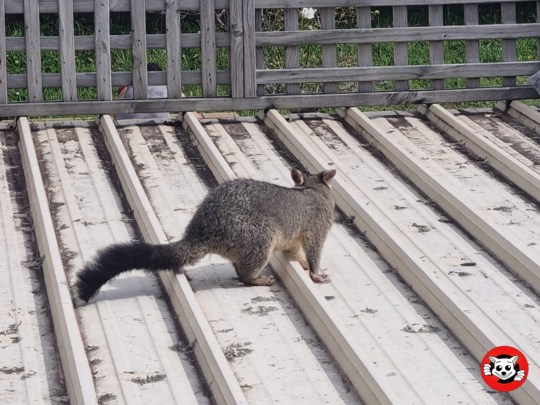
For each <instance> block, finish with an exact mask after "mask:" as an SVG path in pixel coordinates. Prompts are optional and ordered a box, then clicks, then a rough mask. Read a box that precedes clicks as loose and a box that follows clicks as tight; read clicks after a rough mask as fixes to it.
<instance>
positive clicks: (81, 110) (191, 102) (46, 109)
mask: <svg viewBox="0 0 540 405" xmlns="http://www.w3.org/2000/svg"><path fill="white" fill-rule="evenodd" d="M530 98H538V93H537V92H536V90H534V88H533V87H532V86H517V87H510V88H508V87H495V88H482V89H472V90H471V89H460V90H448V89H446V90H425V91H422V90H420V91H412V92H396V91H392V92H382V91H381V92H379V91H377V92H373V93H340V94H317V95H315V96H313V95H311V94H304V95H298V96H288V95H283V96H264V97H258V98H254V99H237V100H235V99H233V98H230V97H218V98H213V99H201V98H184V99H182V100H169V99H164V100H159V102H156V100H118V101H114V102H110V101H78V102H73V103H69V102H66V103H37V104H28V103H9V104H4V105H0V116H3V117H6V116H8V117H11V116H21V115H28V116H41V115H62V114H66V113H68V111H69V114H73V115H78V114H84V115H88V114H117V113H133V112H160V111H163V110H165V111H178V112H184V111H205V110H206V111H231V110H237V111H239V110H265V109H267V108H276V109H279V108H288V109H289V108H290V109H294V108H298V106H301V107H302V108H325V107H357V106H368V105H398V104H406V105H410V104H434V103H454V102H470V101H496V100H524V99H530Z"/></svg>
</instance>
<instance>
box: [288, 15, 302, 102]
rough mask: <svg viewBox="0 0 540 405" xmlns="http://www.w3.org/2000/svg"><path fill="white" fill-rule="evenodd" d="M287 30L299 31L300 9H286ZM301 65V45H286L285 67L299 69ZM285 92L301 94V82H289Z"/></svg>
mask: <svg viewBox="0 0 540 405" xmlns="http://www.w3.org/2000/svg"><path fill="white" fill-rule="evenodd" d="M284 17H285V31H298V29H299V24H298V9H296V8H286V9H285V10H284ZM299 67H300V47H299V46H286V47H285V69H297V68H299ZM285 92H286V93H287V94H290V95H295V94H300V85H299V84H287V85H286V86H285Z"/></svg>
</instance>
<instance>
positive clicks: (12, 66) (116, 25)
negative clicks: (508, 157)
mask: <svg viewBox="0 0 540 405" xmlns="http://www.w3.org/2000/svg"><path fill="white" fill-rule="evenodd" d="M534 8H535V2H530V3H529V2H527V3H518V9H517V11H518V22H520V23H524V22H535V21H536V16H535V10H534ZM480 10H481V11H480V13H481V20H480V23H481V24H498V23H500V20H501V18H500V5H485V6H484V5H483V6H481V7H480ZM408 15H409V25H410V26H426V25H428V17H427V16H428V9H427V7H409V10H408ZM226 19H227V17H226V14H225V15H222V16H220V19H219V21H218V24H217V26H218V27H217V30H218V31H224V30H225V29H224V28H225V27H226V25H227V21H226ZM283 21H284V20H283V11H282V10H265V13H264V15H263V30H264V31H281V30H283V29H284V27H283ZM219 22H222V23H219ZM444 23H445V25H462V24H463V7H462V6H448V7H446V6H445V7H444ZM372 26H373V27H375V28H384V27H391V26H392V12H391V8H389V7H381V8H379V9H373V10H372ZM6 28H7V35H8V36H13V37H17V36H19V37H20V36H24V25H23V20H22V16H8V21H7V27H6ZM40 28H41V35H42V36H57V35H58V16H57V15H42V16H41V26H40ZM336 28H337V29H352V28H356V13H355V10H354V8H337V9H336ZM199 29H200V27H199V21H198V16H196V15H194V14H187V13H186V14H183V17H182V32H185V33H197V32H199ZM300 29H302V30H318V29H320V15H319V14H318V13H317V15H316V17H315V19H313V20H308V19H305V18H303V17H302V16H301V17H300ZM75 33H76V35H93V33H94V27H93V23H92V21H91V16H88V15H77V16H76V26H75ZM129 33H130V21H129V15H128V14H120V13H113V14H112V21H111V34H112V35H129ZM147 33H148V34H163V33H165V22H164V15H162V14H149V18H148V21H147ZM408 48H409V64H411V65H426V64H429V43H428V42H411V43H409V45H408ZM336 50H337V64H338V67H351V66H357V60H358V55H357V46H356V45H354V44H338V45H337V46H336ZM372 50H373V65H375V66H392V65H393V63H394V61H393V44H391V43H378V44H373V46H372ZM517 55H518V61H530V60H536V59H537V58H538V57H537V40H536V39H534V38H529V39H519V40H517ZM41 56H42V70H43V72H44V73H59V72H60V58H59V53H58V52H54V51H47V52H42V55H41ZM94 57H95V55H94V52H93V51H77V53H76V68H77V72H94V71H95V60H94ZM131 57H132V55H131V51H123V50H113V51H112V52H111V61H112V70H113V71H115V72H119V71H131V65H132V60H131ZM444 58H445V63H447V64H453V63H463V62H465V60H464V58H465V42H464V41H445V43H444ZM216 59H217V68H218V70H227V69H228V68H229V60H228V49H227V48H221V49H218V51H217V53H216ZM264 60H265V66H266V68H268V69H283V68H284V67H285V48H284V47H268V48H265V49H264ZM148 61H149V62H154V63H158V64H159V65H160V66H161V67H162V68H163V69H164V70H166V65H167V55H166V52H165V50H163V49H151V50H148ZM480 61H481V62H483V63H487V62H500V61H502V49H501V41H500V40H483V41H480ZM300 66H301V67H302V68H317V67H322V50H321V46H317V45H309V46H301V47H300ZM7 69H8V74H24V73H25V72H26V58H25V54H24V53H23V52H8V54H7ZM182 69H183V70H200V69H201V54H200V50H199V49H183V50H182ZM409 83H410V88H411V89H412V90H422V89H429V88H430V83H429V80H411V81H409ZM501 83H502V78H500V77H495V78H482V79H481V86H500V85H501ZM518 83H519V84H526V83H527V78H526V77H519V78H518ZM465 85H466V81H465V80H464V79H447V80H445V87H446V88H463V87H465ZM301 88H302V91H303V92H320V91H321V90H322V84H321V83H305V84H302V85H301ZM339 89H340V91H345V92H354V91H356V89H357V84H356V83H354V82H353V83H347V82H340V83H339ZM375 89H376V90H393V82H385V81H380V82H376V83H375ZM183 90H184V93H185V94H186V95H187V96H188V97H191V96H194V97H200V96H201V86H184V88H183ZM228 92H229V89H228V86H222V85H220V86H218V94H219V95H223V96H226V95H228ZM265 92H266V94H283V93H284V92H285V86H284V85H279V84H276V85H267V86H266V88H265ZM113 94H114V96H115V97H117V96H118V89H117V88H113ZM8 95H9V100H10V101H12V102H23V101H27V93H26V90H24V89H10V90H9V92H8ZM96 96H97V95H96V89H95V88H78V98H79V100H93V99H96ZM44 98H45V99H46V100H61V98H62V95H61V89H44ZM534 103H536V102H535V101H534ZM492 105H493V103H460V104H457V105H452V106H453V107H461V108H462V107H473V106H492ZM386 108H388V107H386ZM395 108H396V109H410V108H415V107H414V106H396V107H395ZM364 109H365V110H374V109H380V107H368V108H364ZM327 111H332V110H331V109H330V110H327ZM250 113H251V112H244V113H243V114H250Z"/></svg>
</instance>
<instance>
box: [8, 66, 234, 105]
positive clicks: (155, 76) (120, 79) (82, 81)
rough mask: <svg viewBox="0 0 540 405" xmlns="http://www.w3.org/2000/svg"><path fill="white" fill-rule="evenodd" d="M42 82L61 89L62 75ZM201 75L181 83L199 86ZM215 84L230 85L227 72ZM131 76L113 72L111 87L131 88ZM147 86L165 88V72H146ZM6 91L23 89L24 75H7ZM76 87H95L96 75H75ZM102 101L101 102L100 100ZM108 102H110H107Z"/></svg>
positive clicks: (188, 75) (49, 76)
mask: <svg viewBox="0 0 540 405" xmlns="http://www.w3.org/2000/svg"><path fill="white" fill-rule="evenodd" d="M41 76H42V80H43V88H58V87H62V75H61V74H60V73H44V74H42V75H41ZM201 77H202V73H201V71H200V70H190V71H183V72H182V83H183V84H184V85H188V86H197V85H198V86H200V85H201V84H202V79H201ZM217 84H225V85H230V84H231V75H230V72H229V71H228V70H218V71H217ZM132 85H133V74H132V73H131V72H113V73H112V84H111V86H132ZM148 85H149V86H166V85H167V72H148ZM7 86H8V89H25V88H26V87H27V86H26V75H25V74H17V75H8V76H7ZM77 86H78V87H97V79H96V73H93V72H85V73H77ZM100 101H103V100H100ZM108 101H110V100H108Z"/></svg>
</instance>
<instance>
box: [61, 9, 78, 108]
mask: <svg viewBox="0 0 540 405" xmlns="http://www.w3.org/2000/svg"><path fill="white" fill-rule="evenodd" d="M58 11H59V15H58V17H59V27H58V28H59V38H60V61H61V69H62V99H63V100H64V101H77V79H76V77H75V75H76V73H77V70H76V68H75V26H74V21H73V2H72V0H58Z"/></svg>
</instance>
